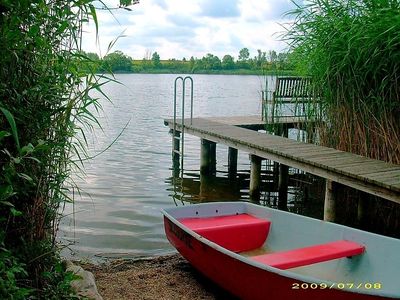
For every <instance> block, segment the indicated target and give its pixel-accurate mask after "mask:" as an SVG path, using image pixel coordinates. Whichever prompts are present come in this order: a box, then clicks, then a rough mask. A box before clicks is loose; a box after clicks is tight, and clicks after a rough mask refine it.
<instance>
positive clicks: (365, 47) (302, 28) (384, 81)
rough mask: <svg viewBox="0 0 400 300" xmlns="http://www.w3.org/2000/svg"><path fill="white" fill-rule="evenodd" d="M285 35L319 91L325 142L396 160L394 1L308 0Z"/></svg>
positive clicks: (399, 154) (399, 15)
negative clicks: (321, 101)
mask: <svg viewBox="0 0 400 300" xmlns="http://www.w3.org/2000/svg"><path fill="white" fill-rule="evenodd" d="M291 14H293V15H294V16H295V22H294V24H293V26H292V27H291V28H290V29H289V31H288V32H287V34H286V36H285V38H286V39H287V40H288V41H289V43H290V46H291V49H292V51H293V52H294V53H295V54H296V57H297V63H298V65H299V69H300V70H301V71H302V72H303V74H304V75H311V76H312V78H313V82H314V84H315V88H316V89H317V90H318V91H319V92H320V93H321V95H323V97H322V100H323V110H324V120H322V121H324V125H323V128H322V130H321V133H322V135H321V141H322V143H323V144H324V145H327V146H331V147H335V148H337V149H340V150H344V151H349V152H353V153H357V154H360V155H364V156H368V157H371V158H375V159H380V160H385V161H388V162H391V163H395V164H400V135H399V132H400V122H398V120H399V118H400V105H399V104H400V80H399V79H400V78H399V77H400V73H399V70H400V48H399V46H400V34H399V32H400V2H399V1H397V0H396V1H394V0H374V1H371V0H346V1H343V0H326V1H321V0H311V1H307V4H306V5H304V6H298V7H297V9H296V10H294V11H292V12H291Z"/></svg>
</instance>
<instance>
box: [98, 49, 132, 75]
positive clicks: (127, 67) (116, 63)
mask: <svg viewBox="0 0 400 300" xmlns="http://www.w3.org/2000/svg"><path fill="white" fill-rule="evenodd" d="M102 70H103V71H107V72H110V73H116V72H131V71H132V58H130V57H129V56H128V55H126V54H124V53H122V52H121V51H118V50H117V51H115V52H113V53H110V54H107V55H106V56H105V57H104V58H103V60H102Z"/></svg>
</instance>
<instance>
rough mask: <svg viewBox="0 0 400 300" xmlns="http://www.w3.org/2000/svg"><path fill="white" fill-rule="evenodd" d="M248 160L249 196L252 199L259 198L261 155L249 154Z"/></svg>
mask: <svg viewBox="0 0 400 300" xmlns="http://www.w3.org/2000/svg"><path fill="white" fill-rule="evenodd" d="M250 161H251V169H250V198H251V199H252V200H259V199H260V185H261V157H259V156H257V155H253V154H251V155H250Z"/></svg>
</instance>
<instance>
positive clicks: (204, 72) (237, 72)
mask: <svg viewBox="0 0 400 300" xmlns="http://www.w3.org/2000/svg"><path fill="white" fill-rule="evenodd" d="M113 74H188V75H191V74H200V75H261V76H263V75H264V76H274V75H275V76H294V75H297V74H296V72H295V71H292V70H282V71H262V70H212V71H210V70H199V71H194V72H187V71H183V70H168V69H152V70H141V71H136V72H126V71H115V72H113Z"/></svg>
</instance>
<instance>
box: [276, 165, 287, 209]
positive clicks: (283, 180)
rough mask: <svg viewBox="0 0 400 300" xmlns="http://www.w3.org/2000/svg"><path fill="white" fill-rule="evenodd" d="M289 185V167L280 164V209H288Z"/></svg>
mask: <svg viewBox="0 0 400 300" xmlns="http://www.w3.org/2000/svg"><path fill="white" fill-rule="evenodd" d="M288 185H289V167H288V166H286V165H284V164H279V182H278V209H280V210H286V211H287V210H288V207H287V201H288Z"/></svg>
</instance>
